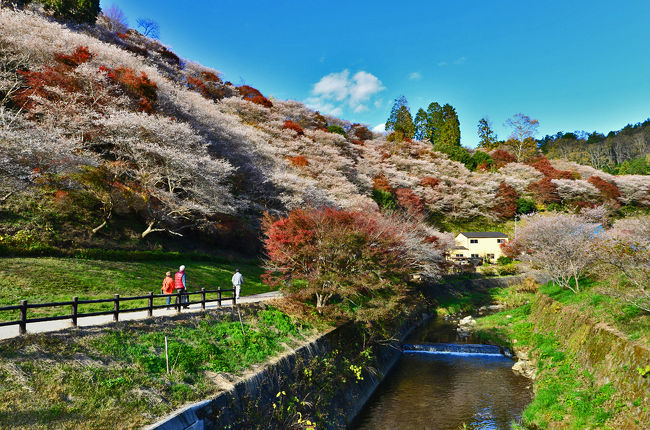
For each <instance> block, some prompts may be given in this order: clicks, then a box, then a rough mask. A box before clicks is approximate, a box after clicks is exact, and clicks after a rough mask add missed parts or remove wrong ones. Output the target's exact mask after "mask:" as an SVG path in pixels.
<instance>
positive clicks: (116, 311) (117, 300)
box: [113, 294, 120, 322]
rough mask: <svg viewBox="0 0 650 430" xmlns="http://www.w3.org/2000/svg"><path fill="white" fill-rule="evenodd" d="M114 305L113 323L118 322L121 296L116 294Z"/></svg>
mask: <svg viewBox="0 0 650 430" xmlns="http://www.w3.org/2000/svg"><path fill="white" fill-rule="evenodd" d="M114 297H115V299H114V304H113V321H114V322H117V321H118V320H119V315H120V295H119V294H115V296H114Z"/></svg>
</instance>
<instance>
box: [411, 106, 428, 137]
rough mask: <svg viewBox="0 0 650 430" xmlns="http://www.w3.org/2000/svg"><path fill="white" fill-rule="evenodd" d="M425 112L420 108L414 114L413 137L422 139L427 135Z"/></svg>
mask: <svg viewBox="0 0 650 430" xmlns="http://www.w3.org/2000/svg"><path fill="white" fill-rule="evenodd" d="M427 120H428V118H427V112H426V111H425V110H424V109H422V108H420V109H418V113H417V114H416V115H415V124H414V126H415V138H416V139H417V140H423V139H425V138H428V137H429V129H428V125H427Z"/></svg>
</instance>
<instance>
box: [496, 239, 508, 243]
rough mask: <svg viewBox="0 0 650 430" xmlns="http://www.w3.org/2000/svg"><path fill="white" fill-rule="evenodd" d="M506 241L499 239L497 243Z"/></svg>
mask: <svg viewBox="0 0 650 430" xmlns="http://www.w3.org/2000/svg"><path fill="white" fill-rule="evenodd" d="M505 241H506V240H505V239H497V243H503V242H505Z"/></svg>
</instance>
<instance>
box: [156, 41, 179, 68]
mask: <svg viewBox="0 0 650 430" xmlns="http://www.w3.org/2000/svg"><path fill="white" fill-rule="evenodd" d="M158 52H159V53H160V56H161V57H163V59H164V60H167V62H169V63H171V64H173V65H175V66H178V67H180V66H181V59H180V58H179V57H178V55H176V54H174V53H173V52H172V51H170V50H169V49H167V48H165V47H164V46H163V47H162V49H161V50H160V51H158Z"/></svg>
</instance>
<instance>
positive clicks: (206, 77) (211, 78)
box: [201, 72, 222, 84]
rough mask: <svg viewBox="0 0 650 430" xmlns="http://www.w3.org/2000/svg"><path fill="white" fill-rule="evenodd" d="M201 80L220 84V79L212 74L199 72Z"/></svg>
mask: <svg viewBox="0 0 650 430" xmlns="http://www.w3.org/2000/svg"><path fill="white" fill-rule="evenodd" d="M201 78H202V79H203V80H204V81H206V82H214V83H216V84H221V82H222V81H221V78H220V77H219V76H217V75H216V74H215V73H212V72H201Z"/></svg>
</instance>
